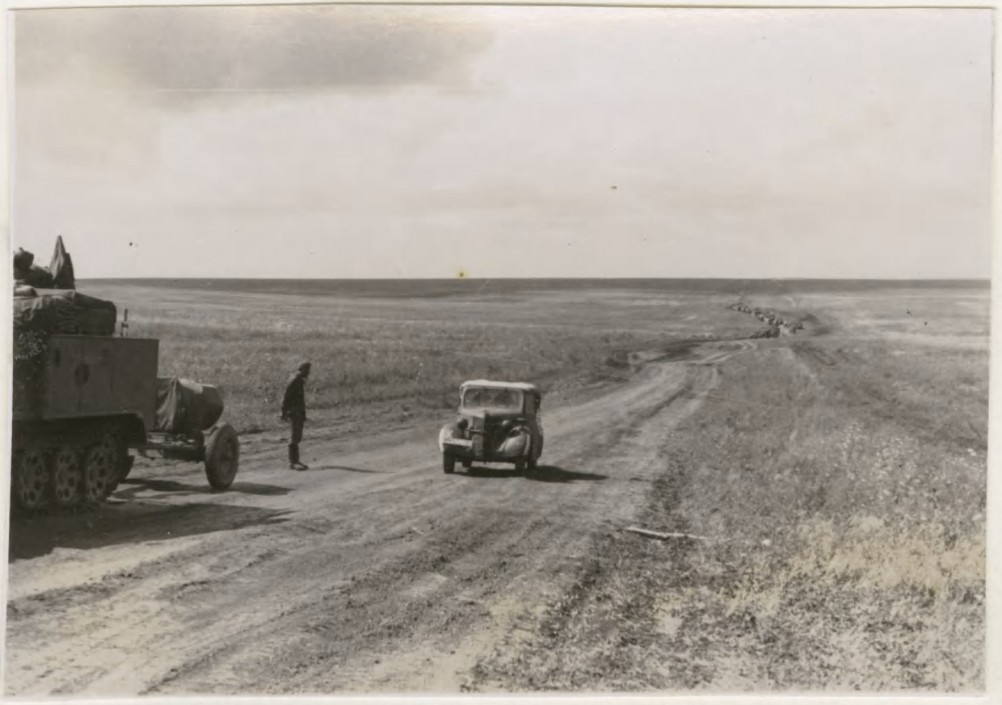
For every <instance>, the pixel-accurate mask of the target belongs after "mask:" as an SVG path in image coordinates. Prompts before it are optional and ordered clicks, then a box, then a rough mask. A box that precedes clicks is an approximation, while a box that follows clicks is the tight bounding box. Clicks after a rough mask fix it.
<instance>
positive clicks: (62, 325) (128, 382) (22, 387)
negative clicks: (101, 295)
mask: <svg viewBox="0 0 1002 705" xmlns="http://www.w3.org/2000/svg"><path fill="white" fill-rule="evenodd" d="M33 260H34V258H33V256H32V255H31V254H30V253H27V252H25V251H23V250H19V251H18V253H16V254H15V258H14V339H13V343H14V345H13V347H14V350H13V353H14V386H13V424H12V444H11V499H12V502H13V505H14V507H15V508H16V509H18V510H20V511H22V512H28V513H31V512H35V511H37V510H40V509H43V508H45V507H56V508H70V507H76V506H88V505H97V504H100V503H101V502H103V501H104V500H105V499H106V498H107V497H108V496H109V495H110V494H111V493H112V492H114V490H115V488H116V487H117V486H118V483H119V482H121V481H122V480H124V479H125V478H126V477H127V476H128V474H129V472H130V471H131V469H132V465H133V460H134V459H133V457H132V456H131V455H130V453H129V450H130V449H131V450H135V451H136V452H138V453H140V454H143V455H146V454H147V453H149V452H154V453H156V454H159V455H161V456H163V457H166V458H173V459H181V460H189V461H196V462H204V463H205V473H206V476H207V478H208V481H209V484H210V485H211V486H212V488H213V489H216V490H225V489H227V488H229V486H230V485H231V484H232V483H233V480H234V477H235V476H236V473H237V468H238V465H239V457H240V442H239V439H238V437H237V433H236V431H235V430H234V429H233V427H232V426H230V425H229V424H226V423H221V422H220V418H221V417H222V413H223V408H224V407H223V400H222V396H221V394H220V393H219V391H218V390H217V389H215V388H214V387H212V386H209V385H201V384H198V383H196V382H192V381H190V380H184V379H176V378H161V377H158V376H157V371H158V355H159V342H158V341H157V340H152V339H144V338H129V337H126V334H127V330H128V327H127V322H126V321H125V320H124V319H123V321H122V325H121V326H119V325H118V323H117V318H118V315H117V309H116V307H115V304H114V303H112V302H110V301H104V300H102V299H98V298H95V297H92V296H86V295H84V294H81V293H79V292H78V291H76V289H75V281H74V277H73V267H72V261H71V259H70V257H69V254H68V253H67V252H66V251H65V248H64V246H63V243H62V239H61V238H60V239H59V240H58V241H57V243H56V253H55V254H54V256H53V264H52V265H50V267H49V268H48V269H44V268H41V267H38V266H36V265H34V264H33ZM116 328H118V335H116Z"/></svg>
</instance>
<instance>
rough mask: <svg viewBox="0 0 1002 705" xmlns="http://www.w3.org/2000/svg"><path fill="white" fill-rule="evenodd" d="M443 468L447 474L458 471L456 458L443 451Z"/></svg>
mask: <svg viewBox="0 0 1002 705" xmlns="http://www.w3.org/2000/svg"><path fill="white" fill-rule="evenodd" d="M442 470H443V471H444V472H445V474H446V475H451V474H452V473H453V472H455V471H456V459H455V458H453V457H452V456H451V455H449V454H448V453H442Z"/></svg>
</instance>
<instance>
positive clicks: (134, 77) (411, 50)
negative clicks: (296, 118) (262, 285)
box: [16, 6, 491, 95]
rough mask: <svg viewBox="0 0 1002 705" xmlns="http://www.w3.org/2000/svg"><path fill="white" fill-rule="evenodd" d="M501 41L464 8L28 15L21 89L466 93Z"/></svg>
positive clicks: (21, 26)
mask: <svg viewBox="0 0 1002 705" xmlns="http://www.w3.org/2000/svg"><path fill="white" fill-rule="evenodd" d="M490 42H491V33H490V32H489V31H488V30H487V29H486V28H485V27H484V26H483V25H481V24H478V23H476V22H474V21H472V15H471V14H470V12H469V11H465V10H462V9H461V8H448V9H446V8H417V7H386V6H369V7H365V6H282V7H255V6H250V7H236V6H233V7H149V8H104V9H57V10H26V11H20V12H18V14H17V19H16V81H17V86H18V88H19V89H22V88H27V89H31V88H34V87H39V86H44V85H46V84H52V83H53V82H70V83H72V84H73V85H74V86H76V87H77V88H85V87H96V88H98V89H112V88H116V87H118V88H122V89H126V90H139V91H155V92H167V93H172V92H183V93H189V94H193V95H197V94H198V93H209V94H213V93H215V94H219V93H229V92H237V93H239V92H254V91H265V92H266V91H302V90H325V89H339V88H340V89H346V88H347V89H386V88H395V87H401V86H407V85H425V84H437V85H442V86H457V85H463V84H464V82H465V80H466V76H467V69H468V66H469V64H470V62H471V61H472V60H473V59H474V58H475V57H476V56H477V55H478V54H479V53H480V52H481V51H482V50H483V49H485V48H486V47H487V46H488V45H489V44H490Z"/></svg>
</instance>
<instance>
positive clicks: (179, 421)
mask: <svg viewBox="0 0 1002 705" xmlns="http://www.w3.org/2000/svg"><path fill="white" fill-rule="evenodd" d="M222 415H223V397H222V394H220V393H219V390H218V389H216V388H215V387H213V386H210V385H208V384H199V383H198V382H193V381H191V380H190V379H178V378H177V377H161V378H159V379H157V430H159V431H164V432H166V433H180V434H189V435H193V434H195V433H197V432H200V431H204V430H205V429H207V428H209V427H210V426H212V425H213V424H214V423H216V421H218V420H219V417H220V416H222Z"/></svg>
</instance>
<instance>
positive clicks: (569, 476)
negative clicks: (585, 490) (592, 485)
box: [525, 465, 609, 482]
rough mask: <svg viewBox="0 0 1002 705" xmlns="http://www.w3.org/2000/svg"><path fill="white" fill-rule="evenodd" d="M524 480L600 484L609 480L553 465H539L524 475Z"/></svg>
mask: <svg viewBox="0 0 1002 705" xmlns="http://www.w3.org/2000/svg"><path fill="white" fill-rule="evenodd" d="M525 477H526V479H529V480H536V481H537V482H601V481H602V480H607V479H609V476H608V475H600V474H598V473H594V472H580V471H578V470H564V469H563V468H559V467H557V466H555V465H540V466H539V467H537V468H536V469H535V470H528V471H526V473H525Z"/></svg>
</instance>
